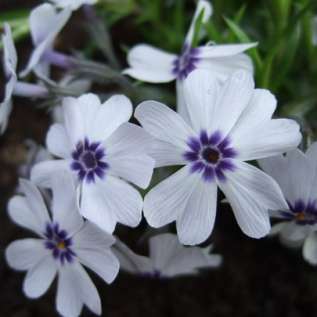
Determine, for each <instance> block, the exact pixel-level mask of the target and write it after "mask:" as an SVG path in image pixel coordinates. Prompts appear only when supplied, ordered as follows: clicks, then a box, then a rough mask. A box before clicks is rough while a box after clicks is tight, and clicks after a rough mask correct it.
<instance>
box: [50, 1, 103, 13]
mask: <svg viewBox="0 0 317 317" xmlns="http://www.w3.org/2000/svg"><path fill="white" fill-rule="evenodd" d="M49 1H50V2H52V3H53V4H54V5H56V7H58V8H62V9H64V8H70V9H71V10H73V11H75V10H78V9H79V8H80V7H81V6H82V5H85V4H88V5H93V4H96V3H97V1H98V0H49Z"/></svg>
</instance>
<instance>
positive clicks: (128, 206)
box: [81, 175, 143, 233]
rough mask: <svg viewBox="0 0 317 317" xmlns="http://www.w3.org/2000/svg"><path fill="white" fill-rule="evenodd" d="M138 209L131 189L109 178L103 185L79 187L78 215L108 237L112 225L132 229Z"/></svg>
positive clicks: (137, 199)
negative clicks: (80, 191)
mask: <svg viewBox="0 0 317 317" xmlns="http://www.w3.org/2000/svg"><path fill="white" fill-rule="evenodd" d="M142 205H143V201H142V197H141V195H140V193H139V192H138V191H137V190H136V189H135V188H133V187H132V186H131V185H129V184H127V183H126V182H124V181H122V180H120V179H118V178H115V177H112V176H110V175H109V176H107V177H106V180H105V181H99V180H98V181H96V184H84V186H83V193H82V205H81V214H82V215H83V216H84V217H85V218H87V219H89V220H90V221H92V222H93V223H95V224H96V225H98V226H99V227H100V228H102V229H103V230H105V231H106V232H109V233H112V232H113V230H114V227H115V224H116V222H120V223H122V224H124V225H127V226H130V227H136V226H137V225H138V224H139V223H140V221H141V216H142V214H141V213H142Z"/></svg>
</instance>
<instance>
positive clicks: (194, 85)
mask: <svg viewBox="0 0 317 317" xmlns="http://www.w3.org/2000/svg"><path fill="white" fill-rule="evenodd" d="M218 95H219V86H218V82H217V81H216V79H215V77H214V75H213V74H212V73H211V72H210V71H206V70H196V71H194V72H191V73H190V74H189V76H188V77H187V78H186V79H185V82H184V99H185V103H186V108H187V111H188V113H189V118H190V122H191V126H192V127H193V128H194V129H195V131H196V132H197V133H200V131H201V130H202V129H203V130H206V129H210V128H212V127H213V121H214V120H215V115H216V110H217V108H216V106H217V97H218Z"/></svg>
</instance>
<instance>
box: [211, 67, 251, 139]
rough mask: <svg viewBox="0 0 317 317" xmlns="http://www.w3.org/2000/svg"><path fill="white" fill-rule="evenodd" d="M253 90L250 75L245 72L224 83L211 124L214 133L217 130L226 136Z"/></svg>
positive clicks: (239, 72) (234, 75)
mask: <svg viewBox="0 0 317 317" xmlns="http://www.w3.org/2000/svg"><path fill="white" fill-rule="evenodd" d="M253 89H254V81H253V78H252V75H251V74H250V73H248V72H245V71H237V72H235V73H233V75H231V76H230V77H229V78H228V79H227V80H226V81H225V83H224V84H223V86H222V87H221V90H220V92H219V95H218V98H217V103H216V111H215V112H214V118H215V119H214V120H213V123H212V124H211V126H212V127H213V128H214V129H213V130H214V131H216V130H219V131H221V132H222V134H223V135H224V136H227V134H228V133H229V132H230V130H231V129H232V128H233V126H234V125H235V124H236V122H237V121H238V119H239V117H240V115H241V114H242V112H243V111H244V109H245V108H246V107H247V105H248V103H249V101H250V99H251V96H252V94H253ZM228 114H230V115H228Z"/></svg>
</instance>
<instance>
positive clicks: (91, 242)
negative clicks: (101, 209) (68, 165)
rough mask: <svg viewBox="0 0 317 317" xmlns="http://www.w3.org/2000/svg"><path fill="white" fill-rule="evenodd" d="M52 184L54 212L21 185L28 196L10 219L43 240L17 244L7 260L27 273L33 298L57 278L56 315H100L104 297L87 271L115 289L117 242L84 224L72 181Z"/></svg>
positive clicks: (15, 202)
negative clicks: (87, 311) (114, 248)
mask: <svg viewBox="0 0 317 317" xmlns="http://www.w3.org/2000/svg"><path fill="white" fill-rule="evenodd" d="M51 184H52V192H53V198H52V201H51V204H50V205H51V208H50V209H49V210H48V209H47V207H46V205H45V203H44V200H43V198H42V196H41V194H40V191H39V190H38V189H37V188H36V187H35V186H34V185H33V184H32V183H31V182H29V181H26V180H21V182H20V187H21V188H22V190H23V192H24V195H25V196H24V197H22V196H15V197H13V198H12V199H11V200H10V201H9V205H8V211H9V215H10V217H11V218H12V220H13V221H14V222H16V223H17V224H18V225H20V226H22V227H24V228H26V229H29V230H31V231H33V232H34V233H35V234H36V235H38V236H39V238H29V239H22V240H16V241H14V242H12V243H11V244H10V245H9V246H8V247H7V249H6V251H5V257H6V260H7V262H8V264H9V265H10V267H12V268H13V269H16V270H19V271H27V273H26V277H25V279H24V282H23V292H24V293H25V295H26V296H27V297H29V298H38V297H40V296H42V295H43V294H44V293H45V292H46V291H47V289H48V288H49V287H50V285H51V284H52V282H53V280H54V279H55V277H56V276H57V277H58V282H57V295H56V309H57V311H58V312H59V313H60V314H61V315H62V316H65V317H74V316H79V314H80V312H81V310H82V307H83V305H86V306H87V307H88V308H89V309H90V310H91V311H93V312H94V313H95V314H98V315H100V314H101V301H100V297H99V295H98V291H97V289H96V287H95V286H94V284H93V282H92V281H91V279H90V277H89V275H88V274H87V272H86V271H85V270H84V268H83V266H82V265H84V266H86V267H88V268H89V269H91V270H92V271H94V272H95V273H96V274H97V275H98V276H99V277H101V278H102V279H103V280H105V281H106V282H107V283H111V282H112V281H113V280H114V279H115V277H116V275H117V273H118V271H119V262H118V260H117V258H116V257H115V256H114V255H113V253H112V252H111V250H110V247H111V245H112V244H113V243H114V241H115V239H114V238H113V237H112V236H110V235H108V234H107V233H105V232H103V231H102V230H100V229H99V228H98V227H96V226H95V225H93V224H92V223H90V222H89V221H86V222H84V221H83V219H82V217H81V216H80V214H79V212H78V207H77V202H76V191H75V186H74V184H73V182H72V179H71V177H70V176H69V175H67V174H64V175H56V176H55V177H54V178H53V180H52V182H51ZM49 211H51V214H50V213H49Z"/></svg>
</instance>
